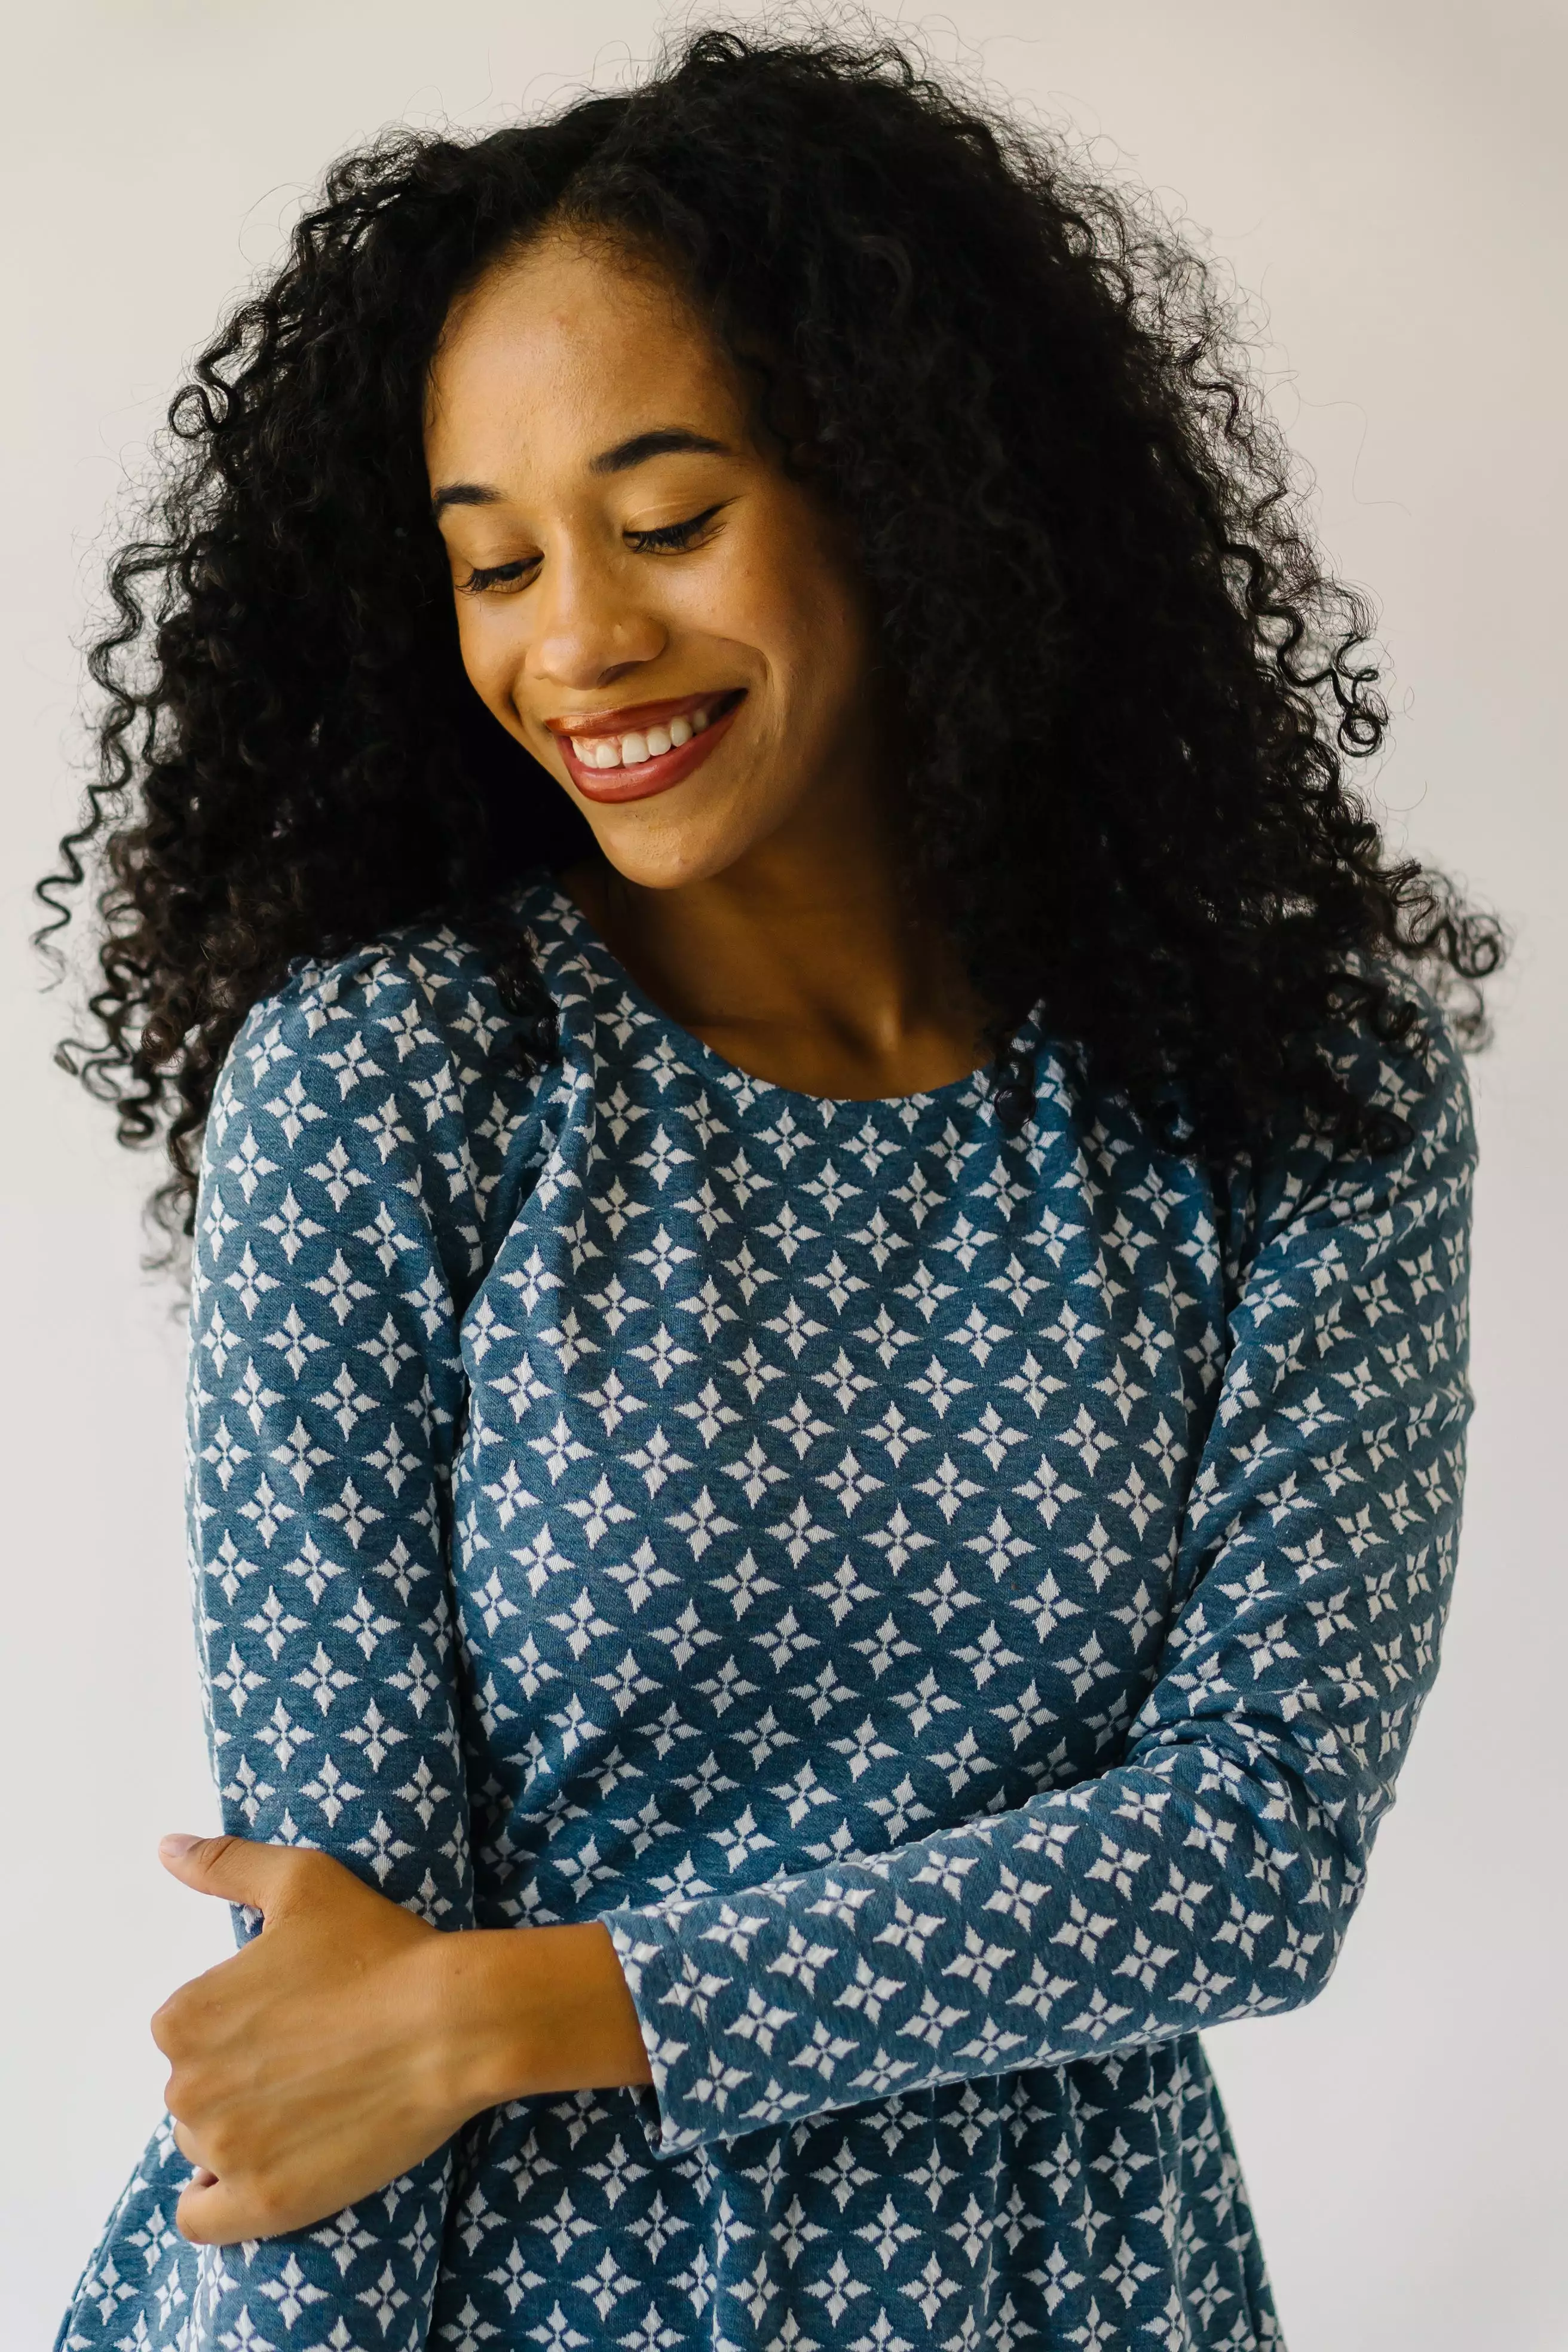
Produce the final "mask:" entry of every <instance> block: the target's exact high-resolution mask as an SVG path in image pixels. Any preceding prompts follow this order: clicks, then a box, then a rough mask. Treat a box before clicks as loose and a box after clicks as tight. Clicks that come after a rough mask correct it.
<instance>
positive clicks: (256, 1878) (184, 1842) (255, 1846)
mask: <svg viewBox="0 0 1568 2352" xmlns="http://www.w3.org/2000/svg"><path fill="white" fill-rule="evenodd" d="M158 1859H159V1861H160V1862H161V1863H162V1864H163V1867H164V1869H165V1870H167V1871H168V1872H170V1873H171V1874H172V1875H173V1876H174V1877H175V1878H177V1879H179V1880H180V1882H181V1883H182V1885H185V1886H191V1887H194V1888H195V1891H196V1893H197V1894H198V1895H218V1896H220V1897H221V1898H222V1899H223V1900H224V1901H225V1902H227V1903H243V1904H246V1905H247V1906H249V1907H250V1908H251V1909H252V1910H255V1911H259V1912H261V1913H262V1914H263V1915H265V1914H266V1913H267V1912H268V1911H269V1910H271V1909H272V1908H273V1906H275V1904H276V1903H277V1902H278V1900H279V1896H280V1895H281V1893H282V1888H283V1881H284V1874H285V1872H286V1871H287V1870H288V1869H289V1865H290V1864H293V1863H295V1862H296V1860H297V1857H296V1855H295V1853H294V1849H293V1847H292V1846H287V1845H262V1844H259V1843H258V1842H257V1841H256V1840H255V1839H254V1838H242V1837H227V1836H225V1837H193V1836H191V1835H190V1834H189V1833H188V1832H185V1831H183V1830H176V1831H174V1832H171V1833H170V1835H169V1836H168V1837H165V1838H160V1839H159V1841H158Z"/></svg>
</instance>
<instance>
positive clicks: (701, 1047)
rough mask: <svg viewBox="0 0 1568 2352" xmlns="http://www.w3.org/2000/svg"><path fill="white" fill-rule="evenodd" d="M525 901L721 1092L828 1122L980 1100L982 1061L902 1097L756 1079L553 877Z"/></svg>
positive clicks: (1022, 1032)
mask: <svg viewBox="0 0 1568 2352" xmlns="http://www.w3.org/2000/svg"><path fill="white" fill-rule="evenodd" d="M528 898H542V899H543V900H544V901H545V910H547V912H548V915H549V917H550V918H552V929H553V930H554V931H555V934H556V936H555V940H553V941H552V946H553V947H554V949H555V950H556V952H560V951H561V950H562V949H563V948H564V949H565V950H566V951H567V952H568V953H575V954H576V955H578V956H580V957H581V958H582V959H583V960H584V962H586V963H587V965H588V966H589V968H590V970H591V971H593V972H594V974H595V977H597V978H598V979H600V980H602V981H604V982H606V983H608V984H609V985H611V986H613V987H616V988H618V989H620V990H622V991H623V992H625V994H626V996H627V997H629V999H630V1000H631V1002H632V1003H633V1004H634V1005H635V1006H636V1007H637V1010H638V1012H640V1013H644V1014H645V1015H646V1016H647V1019H648V1020H650V1021H651V1022H652V1023H653V1024H655V1025H656V1026H657V1028H658V1030H659V1032H660V1034H662V1035H664V1036H665V1037H667V1038H668V1040H669V1042H670V1044H671V1045H673V1046H674V1047H675V1048H676V1050H677V1052H678V1054H679V1057H680V1059H681V1060H682V1061H684V1062H685V1064H686V1066H688V1068H689V1069H690V1070H691V1071H692V1072H693V1074H694V1075H697V1076H707V1077H709V1078H710V1080H711V1081H712V1082H713V1083H715V1084H717V1085H720V1086H722V1087H724V1088H725V1090H726V1091H727V1092H735V1091H739V1090H740V1089H741V1088H742V1087H750V1088H751V1090H752V1093H753V1094H755V1095H756V1096H758V1097H762V1096H763V1095H767V1096H776V1097H778V1099H779V1100H780V1102H781V1103H784V1104H788V1105H790V1106H791V1107H792V1108H793V1107H795V1106H797V1105H798V1106H802V1107H804V1108H805V1109H806V1110H807V1111H808V1112H812V1113H815V1114H816V1116H817V1117H818V1118H823V1117H830V1116H831V1115H832V1114H834V1113H835V1112H837V1111H855V1110H861V1111H867V1112H871V1111H877V1110H887V1111H898V1112H901V1113H908V1112H910V1111H911V1110H914V1111H921V1110H924V1109H927V1108H932V1107H935V1108H940V1107H941V1105H942V1103H944V1102H948V1101H952V1102H953V1103H955V1104H956V1103H958V1102H959V1101H961V1099H962V1098H963V1097H964V1096H965V1095H969V1096H972V1097H973V1099H974V1101H975V1102H976V1103H977V1104H978V1103H984V1101H985V1100H986V1088H985V1078H986V1075H987V1073H988V1072H989V1071H991V1070H992V1069H994V1067H995V1064H994V1062H982V1063H980V1064H979V1065H978V1066H977V1067H976V1068H974V1069H973V1070H970V1071H968V1072H966V1073H965V1075H964V1076H962V1077H958V1078H944V1079H943V1081H942V1085H941V1086H940V1087H923V1088H921V1089H920V1090H919V1091H918V1092H915V1093H911V1094H907V1095H813V1094H805V1093H803V1092H802V1091H801V1090H800V1089H799V1088H798V1087H786V1086H783V1085H781V1084H780V1082H779V1081H778V1080H777V1079H776V1078H764V1077H759V1076H757V1074H756V1072H755V1071H752V1070H745V1069H742V1066H741V1065H740V1064H739V1063H738V1062H730V1061H726V1059H725V1058H724V1056H723V1055H722V1054H720V1053H718V1052H716V1051H715V1049H714V1048H713V1047H712V1046H711V1045H709V1044H708V1043H707V1042H706V1040H705V1039H703V1038H701V1037H699V1036H698V1035H697V1034H696V1033H695V1031H693V1030H690V1029H686V1028H683V1027H682V1025H681V1024H680V1023H679V1021H677V1020H676V1019H675V1018H674V1017H673V1015H672V1014H670V1013H667V1012H666V1011H665V1009H664V1007H663V1005H661V1004H658V1003H656V1002H655V1001H654V999H653V998H652V997H651V996H650V995H649V994H648V992H647V990H646V989H645V988H644V987H643V986H642V985H641V983H640V982H638V981H637V980H636V979H634V978H633V976H632V974H631V973H630V972H629V971H627V970H626V965H625V964H624V963H622V961H621V960H620V958H619V957H618V956H617V955H616V953H615V951H614V950H613V949H612V948H611V947H610V946H609V945H608V943H607V942H606V941H605V940H604V939H603V938H602V937H601V935H600V933H599V931H598V930H597V929H595V925H594V924H593V923H591V922H590V921H589V919H588V917H587V916H586V915H585V914H584V911H583V909H582V908H581V907H580V906H579V905H578V904H577V901H576V899H575V898H573V896H572V894H571V892H570V891H569V890H567V889H564V888H563V887H562V885H561V884H560V883H559V882H558V881H557V880H556V879H555V877H554V876H553V875H546V876H543V877H541V878H540V879H539V880H538V881H537V882H535V883H533V884H531V885H530V886H528V887H527V888H526V889H525V891H524V892H523V893H521V894H520V899H519V907H520V911H521V909H522V908H524V907H525V906H526V902H527V899H528ZM1034 1028H1035V1024H1034V1023H1033V1021H1032V1020H1031V1021H1029V1022H1028V1023H1021V1024H1019V1028H1018V1032H1017V1034H1018V1037H1019V1039H1020V1042H1021V1043H1022V1042H1023V1041H1025V1040H1026V1039H1027V1041H1028V1044H1029V1045H1030V1046H1031V1047H1032V1045H1033V1043H1034Z"/></svg>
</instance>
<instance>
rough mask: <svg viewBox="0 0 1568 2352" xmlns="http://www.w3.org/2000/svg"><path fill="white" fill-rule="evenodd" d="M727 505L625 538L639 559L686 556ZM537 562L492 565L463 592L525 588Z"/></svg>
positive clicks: (473, 593) (469, 580) (473, 575)
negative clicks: (527, 578)
mask: <svg viewBox="0 0 1568 2352" xmlns="http://www.w3.org/2000/svg"><path fill="white" fill-rule="evenodd" d="M725 503H726V501H724V500H722V499H721V500H720V502H719V505H717V506H710V507H704V508H703V509H702V512H701V513H700V514H695V515H688V516H687V518H686V520H684V521H683V522H667V523H662V524H660V526H659V528H658V530H628V531H627V532H626V534H625V536H626V540H627V541H628V543H629V544H630V546H631V547H632V550H633V552H634V553H636V554H638V555H647V554H650V553H652V554H668V555H684V554H686V553H687V552H689V550H690V549H692V548H693V547H695V546H697V545H698V544H699V543H700V542H699V533H700V532H701V531H702V530H704V527H705V526H706V525H707V524H709V523H710V522H711V521H712V520H713V518H714V516H715V515H716V514H718V513H719V511H720V508H721V506H722V505H724V504H725ZM538 561H539V559H538V558H537V557H533V558H531V559H524V560H521V561H520V562H516V563H492V564H490V565H489V566H488V567H487V568H485V569H482V570H475V571H473V572H469V574H468V578H467V579H466V580H465V581H464V582H463V583H462V592H463V593H464V595H466V596H482V595H483V594H484V593H485V592H486V590H487V589H489V588H500V587H508V586H510V585H512V584H513V583H516V584H519V585H521V586H524V587H526V585H527V584H528V583H527V582H526V581H525V580H524V579H523V574H524V572H530V571H531V570H533V569H534V568H536V567H537V564H538Z"/></svg>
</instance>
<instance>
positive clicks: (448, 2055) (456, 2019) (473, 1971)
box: [429, 1920, 653, 2114]
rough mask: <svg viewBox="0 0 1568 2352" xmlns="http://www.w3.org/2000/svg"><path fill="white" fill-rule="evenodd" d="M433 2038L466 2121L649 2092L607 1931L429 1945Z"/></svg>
mask: <svg viewBox="0 0 1568 2352" xmlns="http://www.w3.org/2000/svg"><path fill="white" fill-rule="evenodd" d="M429 1958H430V1961H431V1967H432V1999H433V2008H434V2015H435V2021H436V2033H437V2043H438V2046H439V2048H440V2049H441V2051H442V2053H443V2063H444V2065H445V2067H446V2068H447V2070H448V2071H449V2079H450V2082H451V2084H452V2097H453V2104H454V2105H455V2106H457V2107H458V2108H460V2109H461V2110H462V2111H463V2112H464V2113H466V2114H477V2113H478V2112H479V2109H480V2108H482V2107H489V2106H495V2105H500V2104H501V2103H502V2102H503V2101H505V2100H508V2099H519V2098H525V2097H528V2096H530V2095H533V2094H539V2093H542V2094H546V2095H552V2094H559V2093H561V2092H563V2091H589V2090H607V2089H611V2088H613V2087H615V2086H616V2085H619V2084H632V2083H648V2082H651V2080H652V2079H653V2078H652V2074H651V2073H650V2070H649V2066H648V2059H647V2050H646V2049H645V2048H644V2046H643V2038H642V2030H641V2028H640V2026H639V2025H638V2023H637V2011H636V2009H635V2007H634V2006H633V2003H632V1997H631V1994H630V1992H629V1991H628V1990H627V1989H626V1978H625V1977H624V1975H623V1974H622V1972H621V1964H620V1961H619V1960H618V1959H617V1958H616V1949H615V1946H614V1945H613V1944H612V1942H611V1940H610V1937H609V1934H608V1931H607V1930H606V1929H605V1927H601V1926H600V1925H599V1923H598V1922H597V1921H596V1920H589V1921H586V1922H584V1923H583V1924H582V1925H580V1926H569V1927H500V1928H490V1927H481V1928H472V1929H469V1930H468V1931H466V1932H465V1933H462V1934H458V1935H444V1936H440V1937H437V1938H435V1940H434V1943H433V1946H432V1948H431V1951H430V1954H429Z"/></svg>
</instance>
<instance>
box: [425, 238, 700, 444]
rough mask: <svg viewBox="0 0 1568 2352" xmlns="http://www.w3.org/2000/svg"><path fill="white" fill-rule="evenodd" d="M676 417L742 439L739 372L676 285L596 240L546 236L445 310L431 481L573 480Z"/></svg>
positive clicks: (430, 427)
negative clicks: (450, 476) (560, 470)
mask: <svg viewBox="0 0 1568 2352" xmlns="http://www.w3.org/2000/svg"><path fill="white" fill-rule="evenodd" d="M655 409H657V410H658V419H659V421H663V420H665V419H667V418H668V417H669V416H672V415H673V416H679V419H680V421H681V422H682V424H684V425H690V426H693V427H695V428H697V429H698V430H700V431H703V432H708V433H710V434H711V435H712V436H713V437H714V438H715V439H716V440H724V441H731V442H733V441H735V440H736V439H737V437H738V436H741V435H742V394H741V387H740V384H739V382H738V379H737V377H736V374H735V371H734V369H733V367H732V365H731V362H729V360H728V359H727V358H726V356H725V354H724V353H723V352H721V350H720V349H719V347H718V345H717V343H716V342H715V341H714V340H713V338H712V336H711V334H710V331H709V330H708V328H707V326H706V325H705V323H704V322H703V320H701V319H700V316H699V315H698V314H697V312H696V311H695V310H693V309H692V307H691V305H690V303H689V301H688V299H687V298H686V296H685V295H684V294H683V292H682V291H681V289H680V288H679V286H678V284H677V283H676V281H675V279H674V278H672V277H671V276H670V275H668V273H666V272H665V271H663V270H661V269H660V268H658V265H657V263H655V262H653V261H652V260H645V259H643V258H642V257H637V256H633V255H631V254H629V253H627V252H626V251H624V250H617V249H616V247H613V246H611V245H610V244H608V243H607V242H606V241H605V240H603V239H598V238H594V239H590V238H588V237H585V236H578V235H575V234H570V233H565V232H552V234H550V235H549V236H547V237H544V238H542V239H540V240H539V241H538V242H537V243H536V244H534V245H532V246H531V247H528V248H527V249H526V250H525V251H524V252H523V253H521V254H520V255H517V256H515V257H509V259H507V260H506V261H505V262H502V263H500V264H498V265H497V266H496V267H495V268H493V269H490V270H488V271H487V272H486V273H485V275H484V276H483V277H482V278H480V279H479V281H478V283H477V284H476V285H475V286H474V287H473V288H472V289H470V290H469V291H468V293H467V294H466V295H464V296H463V297H462V298H461V299H460V300H459V301H458V303H457V304H456V305H454V308H453V310H452V313H451V315H450V317H449V318H448V320H447V327H446V330H445V332H444V333H443V335H442V338H441V341H440V344H439V346H438V348H437V353H436V357H435V360H434V362H433V363H432V367H431V372H430V385H429V392H428V396H427V399H426V418H425V443H426V457H427V458H428V460H429V463H430V467H431V470H432V472H433V473H435V472H437V471H439V472H448V471H451V470H453V468H454V467H456V469H457V470H458V471H461V472H463V473H465V474H468V473H473V474H475V475H477V476H479V478H483V479H485V480H498V479H500V478H502V477H503V476H504V477H505V478H518V477H519V476H523V475H529V474H531V473H533V472H534V471H535V470H536V469H539V468H544V469H554V468H557V467H563V466H566V467H580V466H581V465H582V464H583V463H584V461H585V457H586V455H587V454H589V453H591V452H593V451H595V450H600V449H604V448H607V447H610V446H614V445H615V444H616V443H617V442H619V441H622V440H625V439H626V438H628V437H629V436H631V435H632V434H634V433H636V432H637V431H639V430H641V429H643V428H644V427H646V425H647V423H648V421H649V418H650V415H652V412H653V411H654V410H655Z"/></svg>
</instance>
